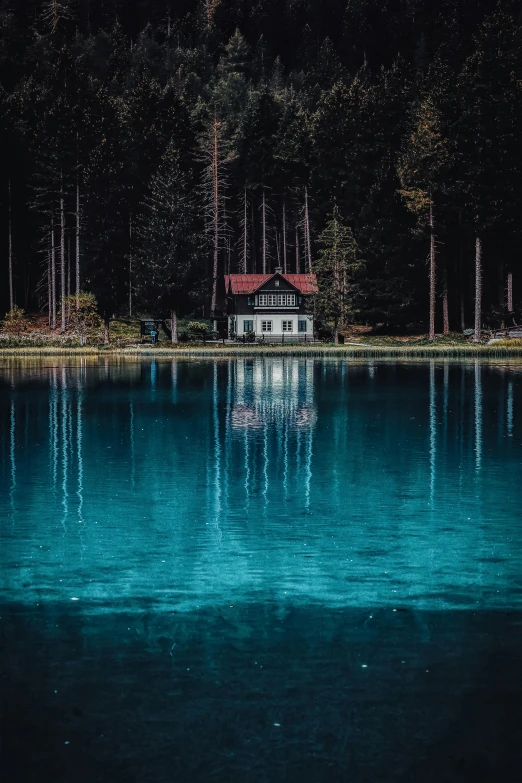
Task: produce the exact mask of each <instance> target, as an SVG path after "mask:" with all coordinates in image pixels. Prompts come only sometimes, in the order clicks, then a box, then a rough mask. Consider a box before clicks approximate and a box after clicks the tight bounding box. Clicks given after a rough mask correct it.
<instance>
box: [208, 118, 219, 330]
mask: <svg viewBox="0 0 522 783" xmlns="http://www.w3.org/2000/svg"><path fill="white" fill-rule="evenodd" d="M218 127H219V126H218V121H217V119H216V118H215V117H214V124H213V137H212V141H213V150H212V198H213V205H212V209H213V212H212V219H213V224H214V229H213V233H214V262H213V267H212V301H211V304H210V317H211V318H215V315H216V307H217V284H218V264H219V145H218Z"/></svg>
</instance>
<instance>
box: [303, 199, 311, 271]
mask: <svg viewBox="0 0 522 783" xmlns="http://www.w3.org/2000/svg"><path fill="white" fill-rule="evenodd" d="M305 242H306V246H305V253H307V255H308V259H307V261H308V264H307V266H308V272H310V273H311V272H312V243H311V240H310V216H309V213H308V188H307V187H305Z"/></svg>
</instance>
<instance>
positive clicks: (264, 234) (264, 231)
mask: <svg viewBox="0 0 522 783" xmlns="http://www.w3.org/2000/svg"><path fill="white" fill-rule="evenodd" d="M262 216H263V274H264V275H266V196H265V188H264V187H263V207H262Z"/></svg>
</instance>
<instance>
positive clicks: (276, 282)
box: [275, 280, 279, 288]
mask: <svg viewBox="0 0 522 783" xmlns="http://www.w3.org/2000/svg"><path fill="white" fill-rule="evenodd" d="M275 287H276V288H279V280H276V281H275Z"/></svg>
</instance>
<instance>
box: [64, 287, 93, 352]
mask: <svg viewBox="0 0 522 783" xmlns="http://www.w3.org/2000/svg"><path fill="white" fill-rule="evenodd" d="M64 307H65V308H66V312H67V313H69V316H68V324H69V326H70V327H71V328H72V329H73V331H74V333H75V334H76V335H78V337H79V340H80V345H87V338H88V337H93V336H94V335H95V334H96V332H98V330H99V329H100V327H101V319H100V316H99V315H98V304H97V302H96V297H95V296H94V294H91V293H88V292H87V291H80V292H79V294H78V296H77V295H76V294H71V296H67V297H66V298H65V299H64Z"/></svg>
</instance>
